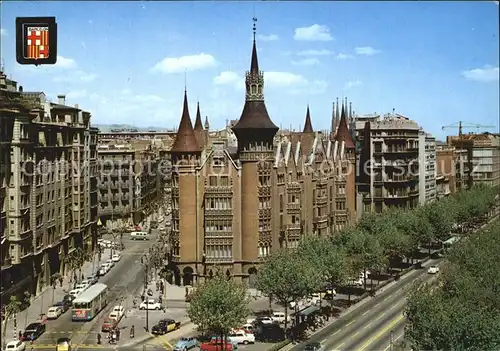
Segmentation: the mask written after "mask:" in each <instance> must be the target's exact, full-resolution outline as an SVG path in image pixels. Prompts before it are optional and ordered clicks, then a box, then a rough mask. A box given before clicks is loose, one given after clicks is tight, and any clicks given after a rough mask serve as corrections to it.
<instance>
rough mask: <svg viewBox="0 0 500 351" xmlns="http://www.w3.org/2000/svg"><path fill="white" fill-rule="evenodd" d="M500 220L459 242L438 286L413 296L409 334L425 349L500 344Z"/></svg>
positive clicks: (488, 347) (418, 287)
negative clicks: (499, 264) (499, 238)
mask: <svg viewBox="0 0 500 351" xmlns="http://www.w3.org/2000/svg"><path fill="white" fill-rule="evenodd" d="M499 236H500V221H499V220H498V219H497V220H496V221H495V223H492V224H491V226H490V228H488V229H486V230H485V231H482V232H479V233H476V234H474V235H473V236H471V237H470V238H469V239H468V240H465V241H462V242H459V243H457V244H456V246H454V247H453V249H452V250H451V251H450V252H449V255H448V256H447V259H448V261H449V263H448V265H447V266H446V267H445V268H444V269H443V273H442V275H441V276H440V277H439V278H438V280H437V283H436V284H435V285H430V284H423V285H416V286H414V288H413V289H412V290H411V291H410V293H409V295H408V304H407V306H406V310H405V313H406V316H407V318H408V325H407V327H406V332H405V337H406V338H407V339H408V340H409V341H410V342H411V343H412V344H413V345H414V346H415V348H416V349H419V350H478V351H479V350H498V348H499V347H500V270H499V269H498V262H499V261H500V241H499V240H498V237H499Z"/></svg>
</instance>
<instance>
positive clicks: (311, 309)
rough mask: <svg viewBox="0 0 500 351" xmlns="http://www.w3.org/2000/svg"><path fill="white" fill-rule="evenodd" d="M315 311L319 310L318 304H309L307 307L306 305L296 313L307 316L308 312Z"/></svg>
mask: <svg viewBox="0 0 500 351" xmlns="http://www.w3.org/2000/svg"><path fill="white" fill-rule="evenodd" d="M316 311H319V307H318V306H309V307H306V308H304V309H303V310H301V311H299V312H298V315H299V316H304V317H307V316H309V315H310V314H313V313H314V312H316Z"/></svg>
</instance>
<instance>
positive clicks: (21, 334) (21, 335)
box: [19, 330, 23, 341]
mask: <svg viewBox="0 0 500 351" xmlns="http://www.w3.org/2000/svg"><path fill="white" fill-rule="evenodd" d="M19 340H21V341H22V340H23V332H22V331H21V330H19Z"/></svg>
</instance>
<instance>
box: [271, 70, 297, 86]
mask: <svg viewBox="0 0 500 351" xmlns="http://www.w3.org/2000/svg"><path fill="white" fill-rule="evenodd" d="M264 80H265V82H266V85H268V86H270V87H283V86H293V85H305V84H307V79H305V78H304V77H303V76H301V75H299V74H294V73H290V72H265V73H264Z"/></svg>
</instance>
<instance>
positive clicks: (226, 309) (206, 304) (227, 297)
mask: <svg viewBox="0 0 500 351" xmlns="http://www.w3.org/2000/svg"><path fill="white" fill-rule="evenodd" d="M249 303H250V299H249V297H248V295H247V290H246V287H245V286H244V285H243V284H241V283H239V282H236V281H234V280H232V279H231V280H228V279H226V277H225V276H224V274H222V272H221V271H220V270H217V271H216V273H215V275H214V277H213V278H212V279H207V280H206V281H204V282H203V283H201V284H200V285H199V286H198V288H197V289H196V290H195V291H194V292H193V295H192V299H191V302H190V304H189V307H188V310H187V313H188V316H189V318H190V319H191V321H192V322H193V323H194V324H195V325H196V326H197V327H198V330H199V331H200V332H202V333H215V335H218V336H220V337H221V339H222V340H225V337H226V336H227V334H228V333H229V331H230V330H231V329H232V328H234V327H237V326H239V325H242V324H244V323H245V321H246V318H247V316H248V315H249V314H250V309H249V307H248V306H249Z"/></svg>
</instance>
